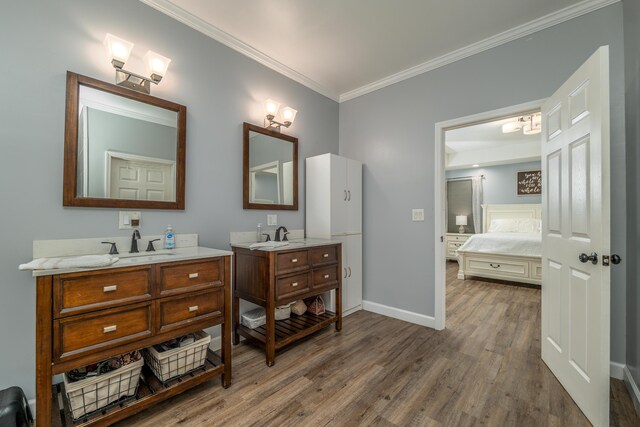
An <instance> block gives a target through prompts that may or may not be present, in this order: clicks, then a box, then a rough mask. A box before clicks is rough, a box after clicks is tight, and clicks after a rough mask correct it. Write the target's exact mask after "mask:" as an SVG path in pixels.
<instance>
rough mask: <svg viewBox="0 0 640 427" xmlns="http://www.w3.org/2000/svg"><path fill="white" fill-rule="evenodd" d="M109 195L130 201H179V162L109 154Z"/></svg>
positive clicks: (107, 158) (107, 171) (106, 181)
mask: <svg viewBox="0 0 640 427" xmlns="http://www.w3.org/2000/svg"><path fill="white" fill-rule="evenodd" d="M105 169H106V173H107V177H106V180H105V183H106V188H105V194H106V196H107V197H115V198H118V199H127V200H154V201H175V161H173V160H165V159H156V158H150V157H144V156H138V155H132V154H128V153H116V152H113V151H107V152H106V168H105Z"/></svg>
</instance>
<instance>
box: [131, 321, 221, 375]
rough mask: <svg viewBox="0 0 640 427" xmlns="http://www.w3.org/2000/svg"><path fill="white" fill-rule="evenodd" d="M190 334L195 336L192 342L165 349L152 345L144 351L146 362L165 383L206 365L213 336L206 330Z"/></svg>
mask: <svg viewBox="0 0 640 427" xmlns="http://www.w3.org/2000/svg"><path fill="white" fill-rule="evenodd" d="M190 335H194V336H195V341H194V342H193V343H192V344H188V345H184V346H181V347H177V348H173V349H170V350H165V351H158V350H157V349H156V347H155V346H152V347H147V348H145V349H144V350H143V351H142V355H143V356H144V360H145V362H146V363H147V365H148V366H149V367H150V368H151V370H152V371H153V373H154V374H155V375H156V377H157V378H158V379H159V380H160V381H162V382H163V383H166V382H168V381H170V380H172V379H174V378H176V377H179V376H181V375H185V374H188V373H189V372H191V371H194V370H196V369H200V368H201V367H202V366H204V363H205V361H206V359H207V350H208V349H209V343H210V342H211V336H210V335H209V334H207V333H206V332H204V331H199V332H195V333H193V334H190Z"/></svg>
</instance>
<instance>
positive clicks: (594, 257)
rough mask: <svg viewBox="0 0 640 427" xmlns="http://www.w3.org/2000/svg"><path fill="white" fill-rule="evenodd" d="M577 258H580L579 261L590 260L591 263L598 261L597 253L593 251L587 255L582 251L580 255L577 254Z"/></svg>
mask: <svg viewBox="0 0 640 427" xmlns="http://www.w3.org/2000/svg"><path fill="white" fill-rule="evenodd" d="M578 259H579V260H580V262H587V261H591V264H594V265H595V264H597V263H598V254H597V253H595V252H591V255H587V254H585V253H582V254H580V255H578Z"/></svg>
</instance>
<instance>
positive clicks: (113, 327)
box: [102, 325, 118, 334]
mask: <svg viewBox="0 0 640 427" xmlns="http://www.w3.org/2000/svg"><path fill="white" fill-rule="evenodd" d="M117 329H118V326H116V325H111V326H105V327H104V328H102V333H103V334H106V333H109V332H115V331H116V330H117Z"/></svg>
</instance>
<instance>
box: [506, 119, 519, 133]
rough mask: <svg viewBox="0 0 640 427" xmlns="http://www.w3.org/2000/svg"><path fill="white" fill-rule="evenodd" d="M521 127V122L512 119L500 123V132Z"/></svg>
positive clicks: (509, 131) (514, 130) (507, 131)
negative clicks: (511, 120)
mask: <svg viewBox="0 0 640 427" xmlns="http://www.w3.org/2000/svg"><path fill="white" fill-rule="evenodd" d="M520 129H522V123H520V122H519V121H513V122H509V123H505V124H503V125H502V133H511V132H516V131H519V130H520Z"/></svg>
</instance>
